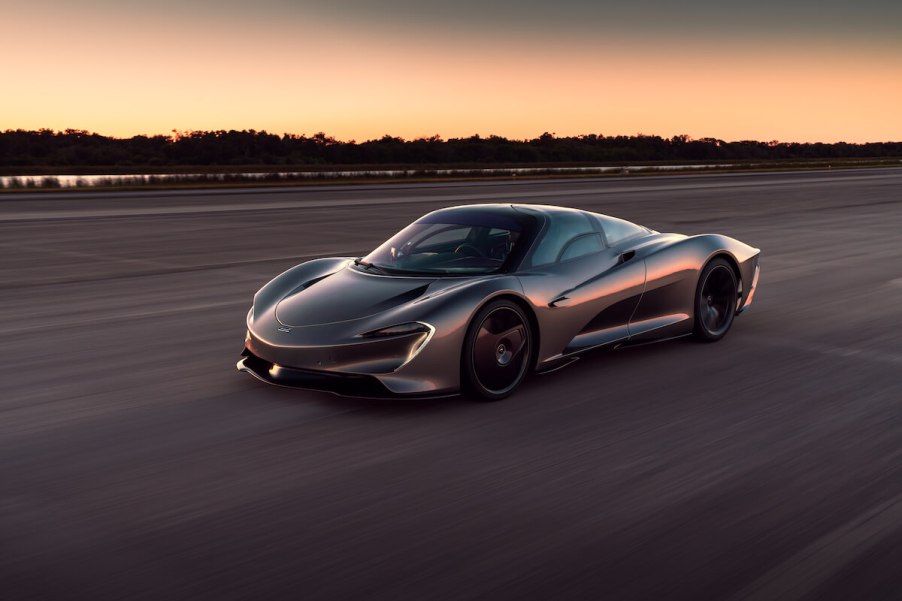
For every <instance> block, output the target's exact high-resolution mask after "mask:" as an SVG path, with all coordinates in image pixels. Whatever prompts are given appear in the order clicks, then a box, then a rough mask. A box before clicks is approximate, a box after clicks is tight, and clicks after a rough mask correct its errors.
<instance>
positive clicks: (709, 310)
mask: <svg viewBox="0 0 902 601" xmlns="http://www.w3.org/2000/svg"><path fill="white" fill-rule="evenodd" d="M737 290H738V285H737V282H736V274H735V273H734V272H733V268H732V267H731V266H730V264H729V263H727V261H726V260H724V259H714V260H713V261H711V262H710V263H708V264H707V265H705V268H704V269H703V270H702V273H701V275H700V276H699V278H698V287H697V289H696V293H695V331H694V333H695V336H696V338H698V339H700V340H703V341H705V342H715V341H717V340H720V339H721V338H723V337H724V336H725V335H726V333H727V332H728V331H729V330H730V326H731V325H733V318H734V317H735V316H736V301H737V299H738V293H737Z"/></svg>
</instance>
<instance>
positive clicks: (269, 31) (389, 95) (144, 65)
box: [0, 9, 902, 142]
mask: <svg viewBox="0 0 902 601" xmlns="http://www.w3.org/2000/svg"><path fill="white" fill-rule="evenodd" d="M21 10H23V11H24V10H26V9H21ZM43 18H44V17H43V16H41V15H38V14H35V15H31V14H29V13H25V12H23V13H22V14H21V15H18V16H17V24H18V25H19V26H18V27H16V28H15V29H12V30H10V31H9V32H8V34H7V35H4V37H3V38H2V39H0V55H2V56H5V57H7V59H6V60H5V64H4V65H3V72H4V79H5V84H6V86H5V87H6V88H7V89H6V90H5V91H4V94H3V95H2V96H0V129H17V128H22V129H38V128H45V127H46V128H51V129H58V130H62V129H66V128H76V129H86V130H89V131H94V132H97V133H102V134H106V135H113V136H120V137H127V136H131V135H136V134H160V133H162V134H168V133H170V132H171V131H172V130H174V129H177V130H215V129H256V130H264V129H265V130H267V131H271V132H273V133H283V132H289V133H298V134H300V133H306V134H308V135H310V134H313V133H315V132H318V131H324V132H326V133H327V134H329V135H331V136H334V137H336V138H339V139H344V140H350V139H356V140H364V139H370V138H378V137H381V136H382V135H384V134H390V135H395V136H401V137H404V138H415V137H419V136H431V135H434V134H440V135H441V136H442V137H444V138H450V137H461V136H469V135H472V134H475V133H478V134H480V135H490V134H496V135H503V136H506V137H509V138H532V137H535V136H538V135H539V134H541V133H542V132H544V131H550V132H555V133H556V134H557V135H560V136H564V135H576V134H585V133H599V134H605V135H617V134H635V133H646V134H657V135H661V136H672V135H677V134H688V135H690V136H692V137H716V138H721V139H725V140H739V139H757V140H773V139H777V140H782V141H803V142H804V141H823V142H834V141H840V140H845V141H849V142H865V141H887V140H902V118H900V117H899V114H900V111H899V109H900V107H902V52H900V50H899V49H898V48H888V49H887V48H883V49H868V48H859V49H858V50H857V51H855V52H850V51H849V49H848V48H844V47H833V46H830V45H829V43H827V42H825V43H824V44H823V45H817V44H814V43H813V42H811V41H806V42H801V41H800V42H799V43H798V45H797V46H787V44H788V42H786V41H783V42H782V44H783V45H780V44H778V43H776V42H773V43H770V44H768V45H766V46H764V47H760V46H755V45H750V44H738V43H737V44H735V45H724V43H723V41H716V40H714V41H709V42H706V41H705V40H690V41H684V42H681V43H680V45H678V46H674V41H673V40H657V41H655V40H654V39H652V40H650V41H649V40H648V39H643V40H632V41H630V40H629V39H625V38H624V39H618V40H604V41H601V40H576V41H573V40H570V41H568V40H554V41H553V42H549V43H544V44H536V43H530V41H529V40H526V39H515V38H500V39H497V40H487V39H467V38H466V36H463V35H453V34H448V35H447V36H444V37H443V36H432V37H426V36H421V37H415V36H414V37H411V36H408V37H399V36H396V37H392V38H390V39H388V40H386V38H385V36H382V35H380V34H379V32H375V31H358V30H352V31H341V32H340V33H337V32H336V31H335V28H334V24H329V23H316V22H314V21H311V22H309V24H308V26H307V28H305V29H304V30H303V31H302V32H300V33H299V32H298V31H294V30H291V29H290V28H288V27H287V26H286V27H280V26H279V25H278V24H266V25H265V26H264V25H263V24H261V23H257V24H252V25H250V26H248V25H245V26H243V27H242V28H237V27H236V26H235V25H234V24H228V23H215V22H211V23H209V24H208V25H209V26H208V27H205V28H198V27H197V26H196V24H192V23H191V22H187V23H179V22H177V23H172V22H163V21H155V20H153V19H142V20H140V21H134V20H129V19H128V18H127V16H125V15H108V16H107V17H105V18H104V19H101V20H95V21H92V20H91V19H86V18H84V17H82V18H81V19H80V20H78V23H79V27H78V28H74V29H73V28H72V27H69V26H67V23H69V22H70V21H67V19H66V18H62V17H61V18H59V19H58V20H57V22H55V23H54V22H51V23H46V22H43V21H42V19H43ZM35 36H38V37H39V39H40V40H41V43H40V44H36V43H35V41H34V40H35ZM388 42H390V43H388ZM11 82H15V84H13V85H11Z"/></svg>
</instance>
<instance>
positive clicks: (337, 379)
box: [235, 348, 457, 399]
mask: <svg viewBox="0 0 902 601" xmlns="http://www.w3.org/2000/svg"><path fill="white" fill-rule="evenodd" d="M235 367H236V368H237V369H238V371H243V372H246V373H249V374H250V375H252V376H254V377H255V378H257V379H258V380H260V381H262V382H266V383H267V384H274V385H276V386H285V387H288V388H302V389H305V390H318V391H321V392H331V393H332V394H337V395H340V396H347V397H359V398H371V399H389V398H394V399H396V398H415V399H420V398H423V399H431V398H440V397H448V396H454V395H455V394H457V392H456V391H454V390H448V389H433V390H417V391H416V392H401V391H395V390H391V389H390V388H389V387H388V386H386V385H385V384H384V383H383V382H382V381H381V380H380V379H379V378H378V377H376V376H373V375H369V374H350V373H340V372H333V371H320V370H314V369H299V368H296V367H286V366H284V365H279V364H277V363H273V362H271V361H267V360H266V359H263V358H261V357H258V356H257V355H255V354H254V353H252V352H251V351H250V350H249V349H247V348H245V349H244V351H242V353H241V359H240V360H239V361H238V363H237V365H236V366H235ZM393 383H394V382H393ZM402 388H403V387H402ZM407 388H414V389H415V388H417V387H416V386H412V387H411V386H408V387H407Z"/></svg>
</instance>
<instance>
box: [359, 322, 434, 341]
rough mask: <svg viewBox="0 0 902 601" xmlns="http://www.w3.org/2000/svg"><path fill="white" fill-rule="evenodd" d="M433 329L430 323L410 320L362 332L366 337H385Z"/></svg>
mask: <svg viewBox="0 0 902 601" xmlns="http://www.w3.org/2000/svg"><path fill="white" fill-rule="evenodd" d="M431 331H432V327H431V326H429V325H428V324H425V323H421V322H419V321H410V322H408V323H401V324H398V325H396V326H389V327H387V328H380V329H378V330H373V331H372V332H366V333H364V334H361V336H362V337H364V338H383V337H386V336H405V335H407V334H416V333H417V332H431Z"/></svg>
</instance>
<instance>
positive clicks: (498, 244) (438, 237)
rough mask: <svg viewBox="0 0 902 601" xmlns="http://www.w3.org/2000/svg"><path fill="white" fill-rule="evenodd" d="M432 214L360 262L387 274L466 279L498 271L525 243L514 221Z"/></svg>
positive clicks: (401, 232) (413, 224)
mask: <svg viewBox="0 0 902 601" xmlns="http://www.w3.org/2000/svg"><path fill="white" fill-rule="evenodd" d="M467 217H468V216H467V215H454V214H450V215H442V214H438V215H427V216H426V217H424V218H423V219H420V220H419V221H416V222H415V223H412V224H410V225H409V226H407V227H406V228H404V229H403V230H401V231H400V232H398V233H397V234H395V235H394V236H393V237H392V238H390V239H389V240H388V241H387V242H385V243H384V244H382V246H380V247H379V248H377V249H376V250H374V251H373V252H371V253H370V254H368V255H367V256H366V257H364V258H363V259H362V261H360V264H361V265H362V266H364V268H365V267H366V266H371V267H375V268H378V269H379V270H382V271H385V272H387V273H398V274H424V275H431V274H437V275H458V274H459V275H465V274H482V273H492V272H494V271H498V270H499V269H501V268H502V266H503V265H504V264H505V262H506V261H507V259H508V257H510V255H511V253H512V251H513V250H514V248H515V247H516V245H517V241H518V240H519V239H520V234H521V228H520V225H519V224H517V222H515V221H513V220H512V219H491V218H487V216H485V215H480V216H478V218H477V219H473V218H472V216H470V218H467Z"/></svg>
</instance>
